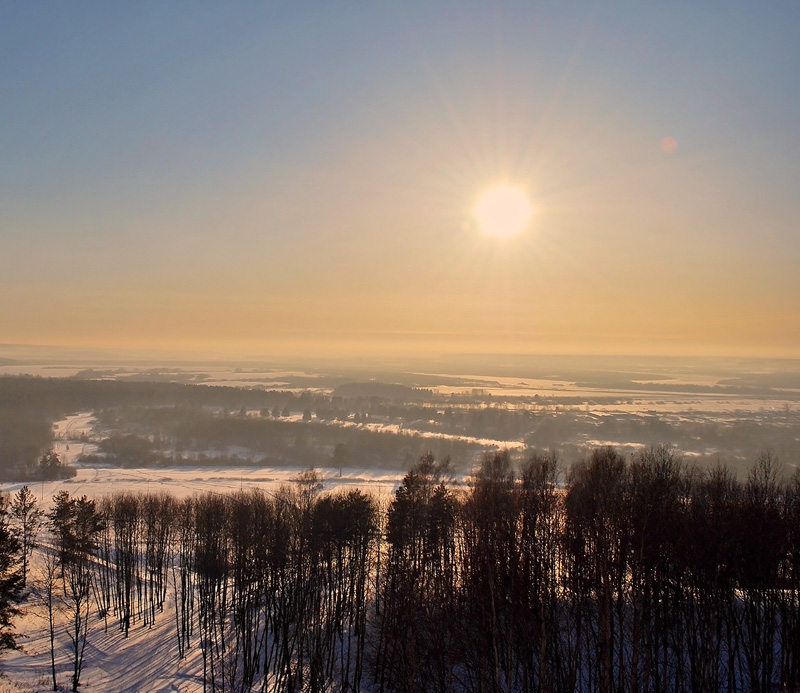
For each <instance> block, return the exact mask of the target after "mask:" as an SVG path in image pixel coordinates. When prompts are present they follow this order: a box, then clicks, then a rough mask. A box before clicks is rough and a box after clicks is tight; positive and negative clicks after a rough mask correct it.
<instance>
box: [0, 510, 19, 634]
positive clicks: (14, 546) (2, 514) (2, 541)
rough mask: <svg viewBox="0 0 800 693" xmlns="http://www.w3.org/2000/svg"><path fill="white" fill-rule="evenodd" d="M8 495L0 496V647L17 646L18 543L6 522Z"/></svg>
mask: <svg viewBox="0 0 800 693" xmlns="http://www.w3.org/2000/svg"><path fill="white" fill-rule="evenodd" d="M8 508H9V503H8V497H7V496H5V495H3V496H0V648H11V649H14V648H16V646H17V643H16V640H15V634H14V632H13V631H12V630H11V627H12V622H13V619H14V616H16V615H17V614H18V613H19V609H18V608H17V607H16V604H17V603H19V600H20V592H21V590H22V573H21V572H20V569H19V558H20V543H19V540H18V539H17V537H16V536H15V535H14V532H13V531H12V529H11V526H10V525H9V522H8Z"/></svg>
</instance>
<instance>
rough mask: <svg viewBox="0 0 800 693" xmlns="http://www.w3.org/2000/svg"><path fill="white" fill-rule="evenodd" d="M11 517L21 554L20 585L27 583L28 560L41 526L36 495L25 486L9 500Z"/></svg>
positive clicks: (23, 585)
mask: <svg viewBox="0 0 800 693" xmlns="http://www.w3.org/2000/svg"><path fill="white" fill-rule="evenodd" d="M11 518H12V520H13V521H14V524H15V527H14V531H15V535H16V537H17V539H18V540H19V543H20V551H21V556H22V587H25V586H26V585H27V583H28V562H29V559H30V556H31V554H32V553H33V550H34V549H35V548H36V537H37V536H38V534H39V529H40V527H41V526H42V511H41V509H40V508H39V503H38V502H37V501H36V496H35V495H34V494H33V493H32V492H31V490H30V489H29V488H28V487H27V486H23V487H22V488H21V489H20V490H19V491H17V493H16V495H15V496H14V499H13V500H12V501H11Z"/></svg>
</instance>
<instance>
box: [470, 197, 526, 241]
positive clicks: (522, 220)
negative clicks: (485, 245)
mask: <svg viewBox="0 0 800 693" xmlns="http://www.w3.org/2000/svg"><path fill="white" fill-rule="evenodd" d="M472 213H473V215H474V216H475V219H476V220H477V222H478V226H479V227H480V229H481V231H483V233H485V234H486V235H488V236H496V237H499V238H508V237H509V236H515V235H516V234H518V233H520V232H521V231H524V230H525V228H526V227H527V226H528V224H529V223H530V220H531V215H532V214H533V205H531V201H530V200H529V199H528V196H527V195H526V194H525V191H524V190H522V188H519V187H517V186H514V185H506V184H502V185H495V186H492V187H491V188H488V189H486V190H484V191H483V192H482V193H481V194H480V196H479V197H478V200H477V202H476V203H475V208H474V209H473V212H472Z"/></svg>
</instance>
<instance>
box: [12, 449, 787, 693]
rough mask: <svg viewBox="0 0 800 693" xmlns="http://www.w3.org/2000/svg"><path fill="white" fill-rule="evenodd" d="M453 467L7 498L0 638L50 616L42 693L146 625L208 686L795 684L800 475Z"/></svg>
mask: <svg viewBox="0 0 800 693" xmlns="http://www.w3.org/2000/svg"><path fill="white" fill-rule="evenodd" d="M450 471H451V470H450V466H449V460H447V459H441V460H437V459H436V458H435V457H434V456H433V455H432V454H423V455H422V456H420V457H419V458H418V460H417V461H416V462H415V463H414V464H413V466H412V467H411V468H410V469H409V471H408V473H407V474H406V476H405V477H404V479H403V481H402V484H401V485H400V486H399V488H398V489H397V491H396V492H395V493H394V494H393V495H392V496H383V497H381V496H372V495H368V494H366V493H364V492H362V491H360V490H351V491H348V492H336V493H322V492H320V489H321V484H320V477H319V475H318V474H317V473H316V472H315V471H314V470H312V469H309V470H306V471H304V472H301V473H299V474H298V476H297V478H296V481H295V482H294V483H293V484H290V485H286V486H284V487H282V488H280V489H279V490H276V491H274V492H270V491H266V490H250V491H242V492H240V493H235V494H230V495H223V494H218V493H205V494H202V495H195V496H193V497H190V498H184V499H177V498H175V497H173V496H170V495H169V494H167V493H159V494H132V493H128V492H120V493H117V494H114V495H111V496H108V497H104V498H101V499H89V498H86V497H85V496H82V497H79V498H78V497H73V496H70V494H69V493H68V492H67V491H60V492H59V493H58V494H57V495H56V496H55V497H54V498H53V502H52V504H51V506H50V508H49V510H47V512H46V513H43V510H42V509H40V508H39V506H38V503H37V501H36V498H35V497H33V496H31V494H30V492H29V491H27V487H23V489H21V490H20V491H19V493H18V494H16V496H14V497H13V498H11V499H6V500H5V501H4V503H3V504H2V513H0V520H2V521H0V554H2V558H3V560H2V561H0V568H2V575H0V578H2V579H0V586H2V590H3V599H2V616H3V618H2V621H1V622H2V634H3V642H4V643H5V644H6V645H10V644H13V642H14V638H15V634H14V632H13V622H14V618H15V615H16V613H17V611H16V609H17V606H16V605H17V603H18V601H19V600H20V599H23V598H24V597H25V596H26V595H28V594H30V593H31V592H32V591H35V592H36V593H37V594H38V595H40V596H41V595H44V596H45V597H46V598H47V599H49V605H50V606H49V614H50V628H51V644H52V642H53V640H52V633H53V628H54V626H53V609H54V606H53V605H54V604H57V605H59V607H58V608H59V609H61V611H62V612H66V614H67V617H66V623H68V625H69V638H70V647H71V652H72V663H73V664H72V667H71V669H70V671H69V672H63V671H56V666H55V659H53V666H52V683H53V686H54V689H55V687H56V684H57V679H61V680H63V678H64V677H65V676H66V675H69V677H70V681H71V683H72V686H73V690H77V687H78V686H79V685H80V683H81V673H82V668H83V665H84V655H85V652H86V651H87V650H86V647H87V642H90V641H91V639H92V637H94V636H96V634H97V633H98V632H100V631H102V632H109V631H111V632H116V633H117V636H118V637H119V638H121V639H122V638H126V637H128V636H129V634H130V633H131V632H132V631H133V630H134V629H147V628H150V627H151V626H152V625H153V623H154V622H155V621H156V620H161V619H168V620H169V621H170V622H171V623H172V624H173V626H172V628H171V633H172V634H171V636H170V638H171V639H174V640H176V641H177V642H178V643H179V650H178V656H179V657H188V656H191V654H192V653H193V652H197V651H200V653H201V656H202V663H203V667H202V687H203V690H207V691H251V690H253V691H275V692H277V691H329V690H337V691H381V692H387V693H388V692H389V691H442V692H444V691H464V692H467V691H469V692H472V691H475V692H478V691H570V692H571V691H577V690H580V691H590V692H591V691H598V692H601V691H602V692H606V691H765V692H766V691H772V690H776V689H780V690H796V689H797V687H798V686H800V475H799V474H798V473H797V472H795V473H794V474H788V473H787V472H786V470H785V469H784V468H783V467H782V466H781V465H780V463H779V461H778V460H777V459H776V458H775V457H774V455H772V454H770V453H762V454H760V455H759V456H758V457H757V458H756V460H755V461H754V462H753V463H752V464H751V466H750V468H749V471H748V473H747V475H746V476H745V477H744V478H741V479H740V478H738V477H737V476H736V475H734V474H733V473H732V472H731V471H730V470H729V469H728V468H726V467H725V466H722V465H717V466H713V467H703V468H699V467H698V466H696V465H693V464H690V463H688V462H686V461H685V460H684V459H682V458H681V457H680V456H679V455H677V454H676V453H675V451H674V449H672V448H670V447H667V446H656V447H649V448H646V449H644V450H642V451H641V452H640V453H638V454H637V455H635V456H634V457H632V458H631V457H628V456H625V455H622V454H620V453H619V452H618V451H617V450H615V449H614V448H612V447H600V448H596V449H594V450H593V451H591V453H589V454H587V455H586V456H585V457H584V458H582V459H581V460H580V461H578V462H577V463H576V464H574V465H572V466H571V467H570V468H569V469H568V470H563V469H562V468H561V465H560V463H559V460H558V456H557V455H556V454H555V453H552V452H532V453H530V455H529V456H528V457H527V458H526V459H525V460H524V461H523V462H522V463H521V464H514V463H513V461H512V458H511V455H510V454H509V453H508V452H507V451H497V452H494V453H487V454H485V455H484V457H483V458H482V461H481V464H480V465H479V466H478V467H477V468H476V469H475V470H474V473H473V475H472V477H471V478H470V480H469V483H468V484H467V485H466V486H460V485H455V484H452V483H451V476H450ZM26 494H27V495H26ZM40 530H41V531H40ZM37 547H38V548H37ZM23 558H24V561H23ZM29 561H38V563H39V564H42V565H44V566H45V568H46V570H44V572H42V571H38V572H37V573H35V575H36V577H35V578H33V577H32V575H33V573H31V571H30V569H29V568H28V566H29ZM42 576H43V577H42ZM26 578H27V585H28V586H27V587H26V588H23V587H22V583H23V582H24V581H25V579H26ZM22 608H24V605H23V607H22ZM198 683H199V682H198Z"/></svg>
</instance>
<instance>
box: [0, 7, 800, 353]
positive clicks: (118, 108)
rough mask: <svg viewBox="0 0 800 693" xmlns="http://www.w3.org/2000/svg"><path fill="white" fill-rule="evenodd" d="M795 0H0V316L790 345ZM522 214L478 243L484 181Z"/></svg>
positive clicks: (595, 345) (196, 342) (797, 249)
mask: <svg viewBox="0 0 800 693" xmlns="http://www.w3.org/2000/svg"><path fill="white" fill-rule="evenodd" d="M797 26H800V5H798V4H797V3H792V2H770V3H758V4H756V3H744V2H724V3H723V2H709V3H702V6H700V4H698V3H680V2H675V3H647V4H646V5H645V4H642V3H634V2H591V3H589V2H586V3H584V2H575V3H560V2H553V3H523V2H509V3H502V2H499V3H477V2H475V3H469V2H462V3H456V2H435V1H434V2H424V3H423V2H419V3H413V2H403V3H400V2H396V3H395V2H386V3H355V2H352V3H349V2H344V3H323V2H309V3H277V2H276V3H239V4H236V5H235V6H233V7H230V6H227V5H221V4H217V3H169V4H165V3H147V2H142V3H107V4H98V3H82V2H76V3H59V4H57V3H39V2H33V3H31V2H3V3H2V4H0V64H1V65H2V66H3V67H2V69H1V70H0V239H1V240H2V247H3V252H2V254H0V291H2V294H3V295H4V297H5V300H4V301H3V302H2V305H0V330H1V331H2V333H0V342H6V343H46V344H64V345H78V346H80V345H83V346H92V345H94V346H126V347H141V348H149V347H159V348H161V347H163V348H169V347H176V348H177V347H180V348H182V349H196V350H199V351H203V350H224V351H227V352H230V353H241V352H243V351H247V352H248V353H255V352H258V353H264V354H268V353H271V352H273V351H280V350H285V349H290V350H292V349H301V348H302V349H307V350H310V351H312V352H313V350H315V349H322V350H331V349H342V350H347V351H353V350H359V349H363V350H370V349H372V350H375V349H384V350H385V349H414V350H421V349H435V350H439V351H448V350H453V351H463V350H473V351H474V350H489V351H531V352H540V351H544V352H553V351H569V352H577V353H597V352H620V353H628V352H635V353H643V352H647V353H675V352H681V353H719V354H729V353H737V354H738V353H745V354H751V355H791V356H800V279H798V273H797V271H796V268H797V266H798V261H799V260H800V234H798V222H799V221H800V196H799V195H798V194H797V192H796V191H797V190H798V183H799V182H800V89H798V88H797V74H800V42H798V41H797V39H796V27H797ZM501 181H503V182H511V183H513V184H515V185H519V186H520V187H521V188H522V189H524V190H525V191H526V193H527V194H528V195H529V197H530V199H531V202H532V204H533V206H534V208H535V210H536V212H535V214H534V218H533V220H532V222H531V224H530V228H529V229H528V230H527V231H526V232H525V233H524V234H521V235H520V236H519V237H516V238H513V239H504V240H502V241H501V240H498V239H496V238H487V237H486V236H484V235H483V234H481V233H480V229H477V228H476V225H475V220H474V219H473V218H472V216H471V210H472V207H473V205H474V201H475V199H476V197H477V196H478V194H479V193H480V192H481V190H483V189H485V188H486V187H487V186H491V185H492V184H493V183H495V182H501Z"/></svg>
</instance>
